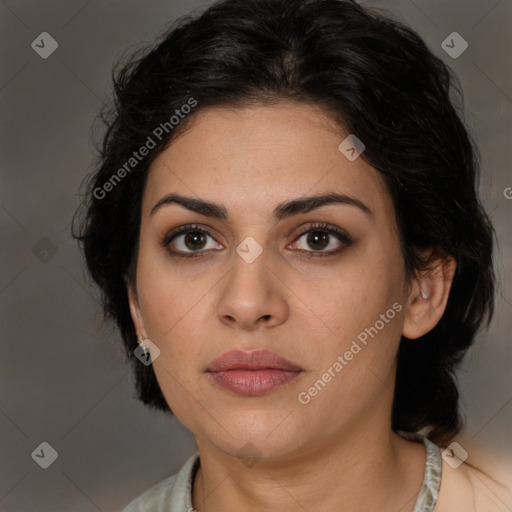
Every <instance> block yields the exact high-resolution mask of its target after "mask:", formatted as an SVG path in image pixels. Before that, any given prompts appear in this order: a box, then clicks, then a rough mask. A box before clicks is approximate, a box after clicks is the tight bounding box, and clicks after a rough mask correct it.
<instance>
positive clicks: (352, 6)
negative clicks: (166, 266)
mask: <svg viewBox="0 0 512 512" xmlns="http://www.w3.org/2000/svg"><path fill="white" fill-rule="evenodd" d="M191 99H192V102H196V104H195V107H194V108H193V109H192V112H190V113H186V109H185V110H183V106H184V105H186V104H188V105H192V102H191ZM281 100H293V101H297V102H301V103H306V104H310V105H316V106H319V107H322V108H323V109H324V110H325V111H326V112H328V113H329V114H330V115H331V116H332V117H333V118H334V119H336V120H338V121H339V124H340V126H342V127H344V129H345V130H346V131H347V132H348V133H353V134H356V135H357V137H358V138H359V139H360V140H362V141H363V142H364V144H365V146H366V149H365V151H364V153H363V154H362V156H361V157H362V158H364V159H365V160H366V161H367V162H368V163H369V164H370V165H372V166H373V167H374V168H375V169H377V170H378V171H379V172H381V173H382V175H383V176H384V177H385V180H386V183H387V186H388V190H389V193H390V195H391V197H392V199H393V202H394V205H395V211H396V218H397V223H398V226H399V230H400V239H401V244H402V251H403V255H404V261H405V269H404V271H405V273H406V275H407V276H408V279H409V278H410V277H411V276H413V275H414V273H415V272H417V271H419V270H420V269H423V268H424V267H425V265H426V263H428V262H424V261H422V260H421V257H420V251H421V250H422V249H424V248H428V247H435V248H437V249H438V250H439V251H441V252H443V253H445V254H448V255H451V256H453V257H454V259H455V261H456V263H457V269H456V273H455V277H454V280H453V284H452V289H451V292H450V296H449V300H448V304H447V307H446V311H445V313H444V315H443V317H442V318H441V320H440V321H439V323H438V325H437V326H436V327H435V328H434V329H433V330H432V331H431V332H429V333H428V334H426V335H425V336H423V337H422V338H420V339H418V340H414V341H409V340H407V339H405V338H402V340H401V344H400V349H399V353H398V371H397V376H396V389H395V397H394V403H393V410H392V427H393V429H394V430H405V431H418V430H420V429H422V428H428V429H430V433H429V434H428V437H429V438H430V439H431V440H433V441H434V442H436V443H438V444H439V445H442V444H446V443H447V442H448V441H449V440H450V439H451V438H452V437H453V436H454V435H455V434H456V433H457V432H458V431H459V430H460V428H461V426H462V423H461V416H460V411H459V407H458V400H459V393H458V389H457V385H456V379H455V374H454V371H455V369H456V367H457V365H458V363H459V362H460V361H461V359H462V357H463V356H464V354H465V352H466V350H467V349H468V347H469V346H470V345H471V344H472V342H473V340H474V338H475V335H476V333H477V330H478V329H479V327H480V326H481V324H482V323H483V322H484V320H485V319H486V317H487V326H488V325H489V322H490V320H491V318H492V315H493V309H494V286H495V276H494V270H493V264H492V251H493V235H494V231H493V228H492V225H491V223H490V221H489V218H488V216H487V215H486V213H485V211H484V209H483V208H482V205H481V203H480V201H479V199H478V196H477V190H478V180H479V163H478V153H477V150H476V148H475V145H474V144H473V142H472V140H471V137H470V135H469V133H468V131H467V130H466V128H465V126H464V123H463V120H462V93H461V92H460V87H459V86H458V82H457V80H456V78H455V77H454V76H453V74H452V72H451V71H450V70H449V69H448V68H447V66H446V65H445V64H444V63H443V62H442V61H441V60H440V59H439V58H437V57H436V56H434V55H433V53H432V52H431V51H430V50H429V49H428V48H427V46H426V45H425V43H424V42H423V41H422V39H421V38H420V37H419V36H418V35H417V34H416V33H415V32H414V31H412V30H411V29H409V28H407V27H406V26H404V25H403V24H402V23H401V22H399V21H397V20H394V19H393V18H391V17H390V16H389V15H384V14H382V13H381V12H380V11H377V10H375V9H374V10H370V9H369V8H363V7H362V6H360V5H358V4H357V3H356V2H354V1H350V0H226V1H221V2H217V3H215V4H213V5H212V6H211V7H210V8H208V9H207V10H205V11H204V12H203V13H202V14H201V15H198V16H191V15H189V16H186V17H183V18H181V19H179V20H178V21H176V22H175V23H173V24H172V26H171V27H170V29H168V30H167V31H166V32H165V34H164V35H163V37H162V38H161V40H159V41H158V42H157V43H155V44H154V45H152V46H151V47H150V48H148V49H146V50H144V52H143V54H136V55H134V56H133V57H132V58H131V60H130V62H128V63H127V64H124V65H123V67H122V68H121V69H120V70H119V71H115V73H114V101H113V103H112V104H111V108H110V109H109V110H104V111H103V119H104V120H105V122H106V123H107V128H108V129H107V131H106V133H105V134H104V135H103V137H102V144H101V148H100V150H99V162H98V167H97V170H96V171H95V172H94V174H93V175H92V176H90V178H89V180H88V181H87V183H86V186H87V191H86V196H85V199H84V204H83V206H84V207H85V210H84V215H83V217H82V219H81V220H82V222H81V224H80V226H79V228H78V230H75V229H74V233H75V236H76V238H78V239H79V240H80V242H81V246H82V248H83V252H84V255H85V259H86V263H87V268H88V270H89V272H90V274H91V276H92V278H93V279H94V281H95V282H96V283H97V284H98V285H99V287H100V289H101V291H102V297H103V307H104V312H105V315H106V316H107V317H110V318H112V319H114V320H115V322H116V323H117V326H118V328H119V330H120V332H121V336H122V339H123V342H124V346H125V349H126V355H127V358H128V360H129V361H130V362H131V364H132V365H133V371H134V374H135V377H136V386H137V392H138V397H139V399H140V400H141V401H142V402H143V403H145V404H148V405H150V406H153V407H155V408H157V409H161V410H164V411H170V409H169V406H168V404H167V403H166V401H165V398H164V396H163V394H162V392H161V389H160V387H159V384H158V382H157V380H156V377H155V374H154V371H153V368H152V367H151V366H144V365H143V364H141V363H140V361H139V360H138V359H136V358H135V356H134V354H133V352H134V349H135V348H136V347H137V341H136V334H135V330H134V326H133V323H132V319H131V317H130V312H129V307H128V299H127V290H126V282H125V279H126V278H127V276H128V278H130V276H131V278H132V279H133V269H134V268H135V266H136V259H137V243H138V233H139V227H140V215H141V200H142V195H143V192H144V185H145V181H146V177H147V174H148V170H149V168H150V165H151V163H152V161H153V160H154V159H155V158H156V156H157V155H158V154H159V153H160V152H161V151H162V150H163V149H164V148H165V147H166V146H167V145H168V144H169V143H170V142H172V140H173V137H175V136H176V134H177V133H179V132H180V131H181V130H183V129H185V127H186V126H188V125H190V123H191V122H192V121H193V119H194V116H195V115H196V114H197V113H198V112H200V111H201V110H202V109H205V108H207V107H209V106H214V105H215V106H220V105H227V106H235V107H236V106H247V105H248V104H265V103H269V102H273V101H281ZM457 110H459V111H460V113H458V112H457ZM178 111H179V112H178ZM181 114H183V115H181ZM172 116H175V118H174V121H172V120H171V118H172ZM176 116H177V117H179V118H180V120H179V122H177V123H175V121H176V119H177V117H176ZM165 123H167V124H165ZM162 126H166V127H167V130H163V129H161V132H162V133H161V134H160V135H162V136H161V138H160V139H159V138H158V137H156V135H155V129H156V128H157V127H162ZM156 133H160V132H156ZM148 137H149V138H151V139H152V141H153V142H154V147H152V149H151V150H150V151H149V152H148V154H147V155H146V156H144V157H143V158H141V159H140V161H139V160H137V163H136V165H133V166H131V167H127V166H126V163H127V162H128V161H129V159H130V158H133V152H134V151H137V150H138V149H139V148H140V147H142V146H144V145H145V144H147V142H148ZM132 163H134V162H132ZM123 166H124V169H125V171H126V172H124V173H123V172H120V169H121V168H123ZM132 167H133V168H132ZM120 174H121V175H122V179H121V178H120V179H117V178H119V175H120ZM114 175H116V176H117V178H115V176H114ZM107 182H109V183H110V184H111V186H107V187H106V188H107V189H108V191H107V190H106V188H105V184H106V183H107Z"/></svg>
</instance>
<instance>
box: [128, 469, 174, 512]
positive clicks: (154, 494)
mask: <svg viewBox="0 0 512 512" xmlns="http://www.w3.org/2000/svg"><path fill="white" fill-rule="evenodd" d="M177 476H178V474H175V475H172V476H170V477H169V478H166V479H165V480H162V481H161V482H159V483H158V484H156V485H154V486H153V487H151V488H149V489H148V490H146V491H144V492H143V493H142V494H140V495H139V496H137V497H136V498H134V499H133V500H132V501H130V503H128V505H126V507H125V508H123V510H122V512H150V511H155V512H157V511H159V510H160V508H161V507H162V505H163V504H165V502H168V501H169V500H170V498H171V495H172V492H173V490H174V484H175V483H176V478H177ZM159 507H160V508H159ZM162 510H164V509H162Z"/></svg>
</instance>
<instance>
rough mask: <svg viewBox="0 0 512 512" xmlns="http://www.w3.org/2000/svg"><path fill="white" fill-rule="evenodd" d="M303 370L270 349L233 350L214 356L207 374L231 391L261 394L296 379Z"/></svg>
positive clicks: (244, 393)
mask: <svg viewBox="0 0 512 512" xmlns="http://www.w3.org/2000/svg"><path fill="white" fill-rule="evenodd" d="M302 371H303V370H302V368H300V367H299V366H297V365H296V364H294V363H292V362H291V361H288V360H287V359H284V358H283V357H281V356H278V355H277V354H275V353H274V352H270V351H269V350H253V351H251V352H244V351H242V350H232V351H230V352H226V353H224V354H222V355H221V356H220V357H218V358H217V359H215V360H214V361H213V362H212V363H211V364H210V365H209V366H208V368H207V370H206V373H207V374H208V375H209V376H210V377H211V378H212V379H213V380H214V382H216V383H217V384H219V385H220V386H222V387H224V388H226V389H228V390H229V391H232V392H233V393H236V394H238V395H243V396H260V395H264V394H266V393H269V392H271V391H273V390H274V389H276V388H277V387H280V386H282V385H284V384H287V383H289V382H291V381H293V380H295V379H296V378H297V376H298V375H299V374H300V373H302Z"/></svg>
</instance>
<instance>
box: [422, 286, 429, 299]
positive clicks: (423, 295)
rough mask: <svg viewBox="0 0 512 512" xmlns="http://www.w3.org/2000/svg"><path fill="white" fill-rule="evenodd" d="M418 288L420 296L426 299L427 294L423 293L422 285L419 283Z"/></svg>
mask: <svg viewBox="0 0 512 512" xmlns="http://www.w3.org/2000/svg"><path fill="white" fill-rule="evenodd" d="M420 290H421V296H422V297H423V298H424V299H428V295H427V294H426V293H425V291H424V290H423V285H421V284H420Z"/></svg>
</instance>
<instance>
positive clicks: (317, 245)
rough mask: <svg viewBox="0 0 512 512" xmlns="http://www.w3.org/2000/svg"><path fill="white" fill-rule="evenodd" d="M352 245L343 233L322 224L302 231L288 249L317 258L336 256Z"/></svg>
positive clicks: (347, 236)
mask: <svg viewBox="0 0 512 512" xmlns="http://www.w3.org/2000/svg"><path fill="white" fill-rule="evenodd" d="M302 239H304V241H303V242H301V240H302ZM336 242H337V243H336ZM353 243H354V241H353V240H352V238H351V237H350V236H349V235H348V234H347V233H345V232H344V231H342V230H340V229H338V228H335V227H329V226H328V225H327V224H323V223H322V224H318V225H314V226H309V227H308V228H307V229H305V230H304V231H302V233H301V234H300V235H299V236H298V237H297V238H296V239H295V241H294V242H293V244H292V245H291V246H290V247H291V248H292V249H298V250H299V251H300V252H304V253H310V255H311V256H313V257H317V256H330V255H334V254H338V253H340V252H341V251H343V249H345V248H346V247H349V246H351V245H352V244H353ZM326 248H327V250H325V249H326Z"/></svg>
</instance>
